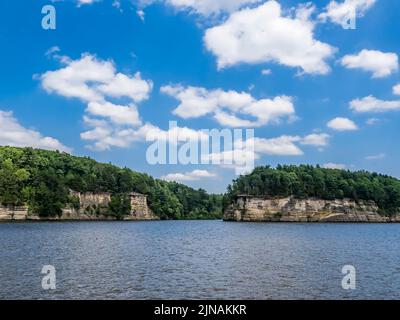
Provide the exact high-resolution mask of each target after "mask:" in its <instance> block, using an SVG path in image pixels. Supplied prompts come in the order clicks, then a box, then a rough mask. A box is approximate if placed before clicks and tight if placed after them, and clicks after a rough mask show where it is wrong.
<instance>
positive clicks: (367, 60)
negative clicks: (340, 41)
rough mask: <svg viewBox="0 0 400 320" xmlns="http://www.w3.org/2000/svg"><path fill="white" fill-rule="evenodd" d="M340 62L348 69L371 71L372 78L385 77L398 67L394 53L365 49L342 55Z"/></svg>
mask: <svg viewBox="0 0 400 320" xmlns="http://www.w3.org/2000/svg"><path fill="white" fill-rule="evenodd" d="M341 64H342V65H343V66H344V67H346V68H348V69H361V70H364V71H368V72H371V73H372V77H373V78H383V77H387V76H389V75H391V74H392V73H394V72H396V71H397V70H398V68H399V61H398V57H397V54H396V53H391V52H387V53H385V52H381V51H377V50H366V49H364V50H362V51H360V52H359V53H358V54H354V55H346V56H344V57H343V58H342V60H341Z"/></svg>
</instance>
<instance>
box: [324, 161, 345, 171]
mask: <svg viewBox="0 0 400 320" xmlns="http://www.w3.org/2000/svg"><path fill="white" fill-rule="evenodd" d="M322 167H323V168H325V169H341V170H343V169H346V167H347V166H346V165H345V164H341V163H333V162H328V163H325V164H324V165H323V166H322Z"/></svg>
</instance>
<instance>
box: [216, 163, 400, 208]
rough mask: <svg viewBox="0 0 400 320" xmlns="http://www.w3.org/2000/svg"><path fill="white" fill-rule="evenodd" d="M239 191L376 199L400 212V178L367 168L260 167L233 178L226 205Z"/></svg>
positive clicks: (386, 206)
mask: <svg viewBox="0 0 400 320" xmlns="http://www.w3.org/2000/svg"><path fill="white" fill-rule="evenodd" d="M239 194H246V195H251V196H262V197H287V196H295V197H297V198H308V197H316V198H321V199H325V200H333V199H343V198H349V199H353V200H355V201H358V200H373V201H375V202H376V204H377V205H378V206H379V208H380V213H381V214H382V215H394V214H397V213H399V211H400V210H399V209H400V180H398V179H396V178H393V177H390V176H387V175H381V174H377V173H369V172H366V171H357V172H352V171H348V170H338V169H324V168H321V167H319V166H316V167H314V166H311V165H301V166H292V165H291V166H278V167H277V168H271V167H270V166H264V167H258V168H256V169H254V170H253V172H252V173H250V174H248V175H245V176H240V177H239V178H238V179H236V180H234V181H233V184H232V185H231V186H229V187H228V191H227V193H226V194H225V196H224V201H223V202H224V207H226V206H227V205H228V204H230V203H232V202H233V201H234V198H235V197H236V196H237V195H239Z"/></svg>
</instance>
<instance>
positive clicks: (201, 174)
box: [161, 169, 216, 182]
mask: <svg viewBox="0 0 400 320" xmlns="http://www.w3.org/2000/svg"><path fill="white" fill-rule="evenodd" d="M215 176H216V174H215V173H211V172H209V171H207V170H199V169H197V170H193V171H190V172H185V173H169V174H167V175H165V176H162V177H161V179H164V180H167V181H177V182H179V181H195V180H201V179H204V178H213V177H215Z"/></svg>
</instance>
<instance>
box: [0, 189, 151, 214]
mask: <svg viewBox="0 0 400 320" xmlns="http://www.w3.org/2000/svg"><path fill="white" fill-rule="evenodd" d="M71 196H74V197H77V198H78V199H79V209H77V208H73V207H66V208H64V209H63V210H62V214H61V216H55V217H40V216H38V215H36V214H33V213H31V212H29V210H28V207H26V206H19V207H4V206H0V221H12V220H115V219H116V218H115V217H113V216H110V215H107V208H108V204H109V202H110V201H111V194H109V193H79V192H74V191H71ZM129 196H130V199H131V212H130V214H129V215H127V216H124V218H123V219H124V220H158V219H159V218H158V217H157V216H156V215H154V213H153V212H152V211H151V210H150V208H149V207H148V205H147V197H146V196H145V195H143V194H140V193H131V194H129Z"/></svg>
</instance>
